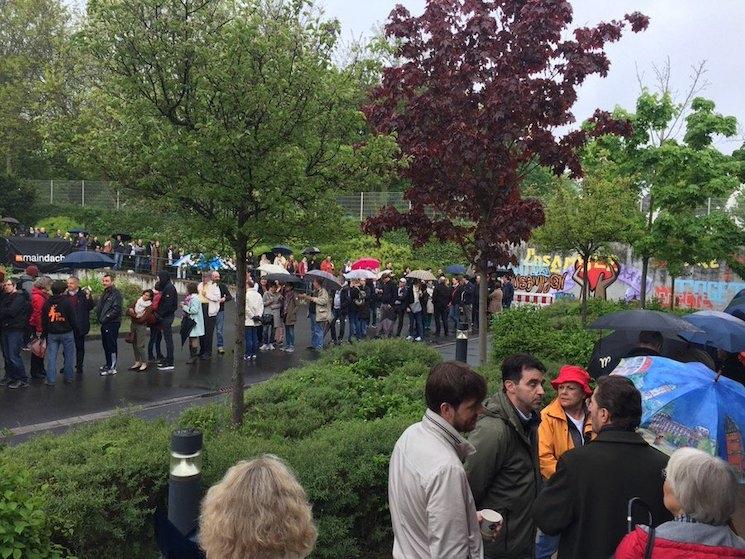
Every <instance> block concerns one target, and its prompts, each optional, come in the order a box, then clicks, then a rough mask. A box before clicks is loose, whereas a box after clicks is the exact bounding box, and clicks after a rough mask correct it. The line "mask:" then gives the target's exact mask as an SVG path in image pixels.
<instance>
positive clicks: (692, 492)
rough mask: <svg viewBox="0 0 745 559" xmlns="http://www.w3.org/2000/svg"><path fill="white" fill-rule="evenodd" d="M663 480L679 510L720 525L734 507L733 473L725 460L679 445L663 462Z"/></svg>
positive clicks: (735, 492)
mask: <svg viewBox="0 0 745 559" xmlns="http://www.w3.org/2000/svg"><path fill="white" fill-rule="evenodd" d="M666 470H667V482H668V484H669V486H670V490H671V491H672V493H673V495H675V497H676V498H677V499H678V502H680V506H681V507H682V508H683V511H684V512H685V513H686V514H687V515H688V516H691V517H692V518H695V519H696V520H698V521H699V522H703V523H705V524H713V525H715V526H723V525H725V524H727V522H728V521H729V519H730V518H731V517H732V515H733V514H734V512H735V507H736V506H737V482H738V479H737V473H736V472H735V470H734V468H732V466H730V465H729V464H728V463H727V462H725V461H724V460H722V459H721V458H717V457H716V456H711V455H710V454H707V453H706V452H704V451H703V450H698V449H696V448H679V449H678V450H676V451H675V452H673V454H672V456H670V461H669V462H668V463H667V469H666Z"/></svg>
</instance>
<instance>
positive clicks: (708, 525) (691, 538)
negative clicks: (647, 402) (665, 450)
mask: <svg viewBox="0 0 745 559" xmlns="http://www.w3.org/2000/svg"><path fill="white" fill-rule="evenodd" d="M663 476H664V477H665V483H664V485H663V494H664V502H665V508H667V510H669V511H670V512H671V513H672V515H673V516H674V520H671V521H670V522H665V523H663V524H660V525H659V526H658V527H657V529H656V530H655V534H654V538H653V541H652V547H651V552H652V553H651V558H652V559H688V558H689V557H695V558H696V559H735V558H745V540H743V539H742V538H740V537H738V536H737V535H735V533H734V532H733V531H732V530H731V529H730V528H729V526H728V522H729V521H730V518H731V517H732V515H733V514H734V512H735V507H736V504H737V483H738V479H737V477H738V476H737V473H736V472H735V470H734V469H733V468H732V467H731V466H730V465H729V464H727V462H725V461H724V460H722V459H720V458H717V457H716V456H711V455H709V454H707V453H705V452H703V451H702V450H698V449H695V448H680V449H678V450H676V451H675V452H673V454H672V456H671V457H670V461H669V462H668V464H667V467H666V468H665V469H664V470H663ZM649 540H650V534H649V528H648V527H647V526H637V528H636V529H635V530H634V531H633V532H631V533H629V534H628V535H627V536H626V537H624V538H623V540H621V543H620V544H619V545H618V548H617V549H616V553H615V555H614V557H615V559H641V558H643V557H646V555H645V553H646V552H647V547H648V545H649Z"/></svg>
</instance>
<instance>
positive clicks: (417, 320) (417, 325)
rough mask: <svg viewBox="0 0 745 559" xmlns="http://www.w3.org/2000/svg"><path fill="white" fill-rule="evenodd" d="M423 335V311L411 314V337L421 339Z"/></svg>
mask: <svg viewBox="0 0 745 559" xmlns="http://www.w3.org/2000/svg"><path fill="white" fill-rule="evenodd" d="M423 335H424V327H423V326H422V311H419V312H409V336H411V337H412V338H421V337H422V336H423Z"/></svg>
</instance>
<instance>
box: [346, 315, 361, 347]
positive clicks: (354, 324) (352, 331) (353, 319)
mask: <svg viewBox="0 0 745 559" xmlns="http://www.w3.org/2000/svg"><path fill="white" fill-rule="evenodd" d="M359 321H360V319H359V317H358V316H357V312H356V311H355V312H354V314H353V313H349V338H347V339H348V340H349V341H350V342H351V341H352V336H354V337H355V338H357V339H358V340H359V339H360V336H359V332H358V330H357V328H358V324H359Z"/></svg>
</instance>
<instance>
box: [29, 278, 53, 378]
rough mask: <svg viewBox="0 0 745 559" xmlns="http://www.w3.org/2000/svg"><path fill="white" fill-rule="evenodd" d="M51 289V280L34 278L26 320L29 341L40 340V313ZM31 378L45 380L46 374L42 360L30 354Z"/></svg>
mask: <svg viewBox="0 0 745 559" xmlns="http://www.w3.org/2000/svg"><path fill="white" fill-rule="evenodd" d="M51 287H52V280H51V279H50V278H48V277H46V276H42V277H40V278H36V280H34V286H33V288H31V315H30V316H29V318H28V325H29V333H30V335H29V339H31V338H32V337H36V338H40V337H41V333H42V330H43V329H44V326H43V324H42V321H41V312H42V309H43V308H44V304H45V303H46V302H47V299H49V290H50V289H51ZM31 378H36V379H46V378H47V373H46V371H45V370H44V358H43V357H37V356H36V355H34V354H33V353H32V354H31Z"/></svg>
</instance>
